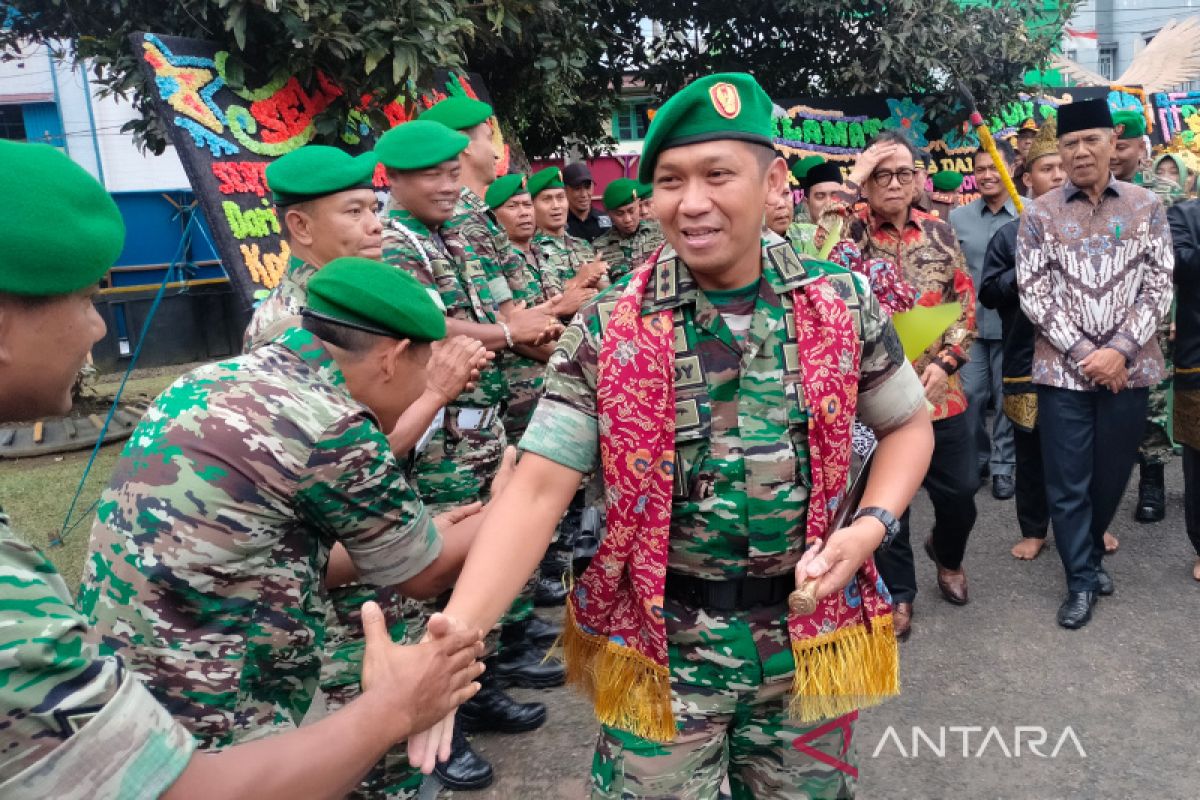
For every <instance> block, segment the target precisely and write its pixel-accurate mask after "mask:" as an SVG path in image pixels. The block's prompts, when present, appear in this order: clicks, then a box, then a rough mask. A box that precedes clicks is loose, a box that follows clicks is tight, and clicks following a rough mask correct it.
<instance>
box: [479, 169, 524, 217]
mask: <svg viewBox="0 0 1200 800" xmlns="http://www.w3.org/2000/svg"><path fill="white" fill-rule="evenodd" d="M526 183H528V179H527V178H526V177H525V176H524V175H522V174H521V173H519V172H514V173H513V174H512V175H505V176H504V177H503V178H497V179H496V180H494V181H493V182H492V185H491V186H489V187H488V190H487V194H486V195H485V196H484V198H483V200H484V202H485V203H487V204H488V208H491V209H497V208H499V207H500V206H502V205H504V204H505V203H507V202H508V201H509V200H511V199H512V198H513V197H515V196H516V195H519V194H523V193H527V192H528V191H529V190H528V189H527V188H526Z"/></svg>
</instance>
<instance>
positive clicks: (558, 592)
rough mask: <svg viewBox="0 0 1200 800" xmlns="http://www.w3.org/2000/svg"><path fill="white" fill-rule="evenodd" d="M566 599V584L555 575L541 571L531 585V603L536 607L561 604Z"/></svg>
mask: <svg viewBox="0 0 1200 800" xmlns="http://www.w3.org/2000/svg"><path fill="white" fill-rule="evenodd" d="M566 600H567V586H566V584H564V583H563V581H562V578H560V577H558V576H557V575H547V574H545V573H543V574H542V575H540V576H538V579H537V584H536V585H535V586H534V587H533V604H534V605H535V606H537V607H538V608H550V607H552V606H561V605H562V604H563V603H565V602H566Z"/></svg>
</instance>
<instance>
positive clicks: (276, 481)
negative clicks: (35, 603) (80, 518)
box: [79, 328, 441, 748]
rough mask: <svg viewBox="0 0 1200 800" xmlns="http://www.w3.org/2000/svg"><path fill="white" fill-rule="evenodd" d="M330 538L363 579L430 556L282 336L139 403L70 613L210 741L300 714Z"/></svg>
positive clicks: (380, 581)
mask: <svg viewBox="0 0 1200 800" xmlns="http://www.w3.org/2000/svg"><path fill="white" fill-rule="evenodd" d="M336 541H340V542H342V543H343V544H344V545H345V547H346V549H347V551H349V553H350V557H351V559H352V560H353V561H354V564H355V566H356V567H357V568H358V571H359V574H360V575H361V577H362V580H363V581H364V582H367V583H373V584H376V585H380V586H388V585H394V584H397V583H402V582H404V581H406V580H408V579H409V578H411V577H413V576H414V575H417V574H418V573H420V572H421V571H422V570H423V569H425V567H427V566H428V565H429V564H430V563H431V562H432V561H433V560H434V559H435V558H436V557H437V555H438V553H439V551H440V549H441V540H440V539H439V537H438V534H437V530H436V528H435V527H434V525H433V521H432V519H431V518H430V516H429V513H428V512H427V511H426V509H425V508H424V507H423V505H422V504H421V501H420V499H419V498H418V497H417V496H416V494H415V493H414V492H413V490H412V489H411V488H410V487H409V486H408V484H407V483H406V482H405V478H404V473H403V471H402V470H401V469H400V468H399V465H398V464H397V463H396V459H395V457H394V456H393V455H392V451H391V448H390V447H389V446H388V442H387V439H386V438H385V437H384V435H383V433H381V432H380V430H379V426H378V422H377V420H376V419H375V417H374V416H373V415H372V414H371V413H370V411H368V410H367V408H366V407H364V406H363V405H361V404H360V403H358V402H357V401H355V400H354V399H353V398H352V397H351V396H350V394H349V392H348V391H347V389H346V386H345V381H344V378H343V377H342V374H341V372H340V370H339V369H338V368H337V364H336V362H335V361H334V360H333V358H332V357H331V356H330V355H329V353H328V351H327V350H325V348H324V346H323V345H322V344H321V342H320V340H318V339H317V338H316V337H314V336H313V335H312V334H310V333H308V332H307V331H304V330H301V329H299V328H293V329H291V330H289V331H287V332H286V333H285V334H284V335H283V336H282V337H280V338H279V339H278V340H276V341H275V342H273V343H271V344H268V345H265V346H263V347H260V348H258V349H257V350H255V351H254V352H252V353H250V354H249V355H244V356H241V357H239V358H236V359H233V360H231V361H225V362H221V363H216V364H210V365H208V366H205V367H201V368H200V369H197V370H194V371H192V372H190V373H188V374H187V375H185V376H183V377H182V378H180V379H179V380H178V381H176V382H175V384H174V385H173V386H171V387H170V388H169V389H167V390H166V391H165V392H164V393H163V394H162V395H161V396H159V398H158V400H156V401H155V403H154V405H153V406H152V407H151V409H150V410H149V411H148V412H147V413H146V416H145V417H144V418H143V419H142V421H141V423H139V425H138V427H137V428H136V429H135V430H134V432H133V435H132V437H131V438H130V440H129V442H128V444H127V445H126V446H125V449H124V451H123V452H122V454H121V458H120V460H119V461H118V463H117V466H116V469H115V471H114V474H113V479H112V483H111V484H110V486H109V488H108V489H107V490H106V491H105V492H104V494H103V495H102V497H101V499H100V505H99V511H98V515H97V518H96V522H95V524H94V526H93V528H92V537H91V543H90V545H89V549H90V552H89V555H88V560H87V565H86V567H85V573H84V581H83V587H82V589H81V590H80V597H79V602H80V606H81V610H82V611H83V612H84V614H85V615H87V616H88V617H89V619H90V620H91V622H92V624H93V626H94V631H93V633H94V635H96V636H97V637H98V638H99V642H100V647H101V650H102V651H103V652H107V653H117V654H119V655H121V656H122V657H123V658H124V659H125V661H126V663H127V664H128V665H129V667H130V668H131V669H133V670H134V671H136V672H138V673H139V674H140V675H141V676H142V677H143V678H144V679H145V680H146V681H147V683H148V685H149V687H150V690H151V691H152V692H153V693H154V695H155V696H156V697H157V698H158V699H159V700H160V701H161V702H162V703H163V704H164V705H165V706H166V707H167V709H168V710H169V711H170V712H171V714H172V715H173V716H175V718H176V719H178V720H179V721H180V722H182V723H183V724H184V725H185V726H186V727H188V728H189V729H190V730H191V731H192V733H193V734H194V735H195V736H196V737H197V738H198V739H199V741H200V743H201V744H202V746H204V747H209V748H212V747H224V746H226V745H229V744H233V743H235V742H238V741H242V740H245V739H250V738H257V737H259V736H262V735H266V734H269V733H272V732H274V731H275V730H277V729H278V728H280V727H290V726H291V725H292V724H294V723H298V722H299V721H300V718H301V717H302V715H303V714H304V712H305V711H306V710H307V708H308V705H309V703H310V702H311V700H312V695H313V690H314V688H315V686H316V683H317V678H318V674H319V671H320V665H321V652H322V646H323V644H324V637H325V628H324V626H325V620H326V611H327V603H326V597H325V595H324V593H323V591H322V588H321V578H322V576H323V574H324V572H325V567H326V564H327V562H328V557H329V549H330V547H331V546H332V545H333V544H334V542H336Z"/></svg>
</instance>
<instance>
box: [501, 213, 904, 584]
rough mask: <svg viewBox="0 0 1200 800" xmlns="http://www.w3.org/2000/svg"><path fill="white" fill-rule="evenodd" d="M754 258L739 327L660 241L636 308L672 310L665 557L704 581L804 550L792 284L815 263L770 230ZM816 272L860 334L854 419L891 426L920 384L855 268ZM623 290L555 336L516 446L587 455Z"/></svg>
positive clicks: (775, 563) (765, 568)
mask: <svg viewBox="0 0 1200 800" xmlns="http://www.w3.org/2000/svg"><path fill="white" fill-rule="evenodd" d="M808 263H810V264H811V263H812V262H808ZM762 264H763V273H762V280H760V282H759V284H758V293H757V298H756V299H755V300H754V303H753V309H752V310H751V309H749V308H747V309H746V312H747V314H748V315H749V319H748V320H746V319H744V318H743V319H740V320H738V321H736V322H735V323H734V327H735V328H741V329H744V330H745V331H746V333H745V335H744V337H735V335H734V333H733V331H732V330H731V326H730V324H729V321H727V320H726V318H725V317H724V316H723V315H722V313H721V312H720V311H719V310H718V309H717V307H716V306H714V304H713V301H712V300H711V299H710V298H709V296H708V295H707V294H706V293H705V292H704V291H703V290H701V289H700V287H699V286H698V285H697V284H696V282H695V279H694V278H693V277H692V275H691V273H690V272H689V271H688V269H687V266H686V265H685V264H683V262H682V261H681V260H680V259H679V257H678V256H677V255H676V254H675V252H674V251H673V250H671V249H670V248H667V249H664V250H663V252H662V254H661V255H660V256H659V260H658V262H657V263H656V264H655V265H654V266H653V267H652V268H653V269H654V271H655V275H654V276H653V278H652V279H651V281H650V283H649V284H648V287H647V291H646V296H645V304H644V306H643V308H644V311H645V313H652V312H657V311H662V310H665V309H671V310H673V311H674V318H675V393H676V404H675V425H676V436H675V448H676V473H675V474H676V485H675V490H674V497H673V504H672V512H671V533H670V553H669V556H668V562H667V563H668V567H669V568H670V569H671V570H674V571H678V572H682V573H686V574H689V575H694V576H697V577H701V578H707V579H712V580H722V579H729V578H735V577H741V576H744V575H751V576H755V577H764V576H772V575H778V574H781V573H785V572H787V571H788V570H789V569H791V568H792V567H793V566H794V565H795V563H796V561H798V560H799V558H800V555H801V553H802V552H803V548H804V533H805V531H804V520H805V515H806V511H807V504H808V494H809V492H808V486H809V484H810V483H811V480H810V478H809V470H808V461H807V453H808V434H807V425H808V414H809V411H808V409H807V408H806V406H805V403H804V398H803V394H802V392H801V391H800V387H799V380H800V373H799V359H800V358H802V357H803V354H801V353H799V352H798V349H797V345H796V338H795V337H796V331H795V318H794V314H793V311H792V290H794V289H796V288H798V287H800V286H802V285H803V284H804V283H805V282H806V281H808V280H812V279H813V278H814V277H816V274H817V273H816V272H815V271H814V272H813V273H811V274H810V272H809V269H810V268H811V269H814V270H815V269H816V268H815V267H806V266H805V264H806V262H802V261H801V260H800V258H799V257H798V256H797V255H796V252H795V250H794V249H793V248H792V246H791V244H789V243H788V242H786V241H783V240H781V239H780V238H779V237H777V236H775V235H774V234H770V235H769V237H768V238H767V239H766V240H765V241H764V249H763V260H762ZM825 277H826V278H827V279H828V280H829V281H830V283H831V284H832V285H833V287H834V288H835V289H836V290H837V291H838V294H839V296H840V297H841V298H842V300H843V301H844V302H845V303H846V305H847V306H848V307H849V308H850V310H851V315H852V317H853V318H854V320H855V322H856V325H857V326H858V329H859V331H860V333H861V339H862V358H861V376H860V380H859V399H858V415H859V419H860V420H862V421H863V422H864V423H865V424H867V425H869V426H871V427H873V428H875V429H876V430H879V431H887V430H890V429H892V428H894V427H896V426H898V425H900V424H901V423H903V422H904V421H905V420H907V419H908V418H909V417H910V416H912V414H913V413H914V412H915V411H917V410H918V409H919V408H920V407H921V404H922V403H924V402H925V399H924V393H923V392H922V389H921V384H920V381H919V380H918V379H917V376H916V373H914V372H913V369H912V367H911V366H910V365H909V364H908V363H907V362H906V361H905V359H904V351H903V348H902V347H901V345H900V341H899V339H898V337H897V336H896V332H895V329H894V328H893V327H892V324H891V321H890V320H889V319H888V318H887V316H886V315H885V314H884V313H883V312H882V311H881V310H880V308H879V305H878V302H877V301H876V300H875V297H874V296H873V295H872V294H871V292H870V289H869V288H868V287H866V286H865V283H864V282H863V281H862V279H861V278H858V277H857V276H854V275H853V274H851V273H849V272H847V271H839V272H826V273H825ZM620 290H621V287H619V286H618V287H615V288H614V289H613V290H612V291H609V292H605V293H603V294H601V295H599V296H598V297H597V298H596V299H595V300H593V301H592V302H590V303H589V304H588V305H586V306H584V308H583V309H582V310H581V311H580V314H579V316H577V317H576V319H575V321H574V322H573V323H572V324H571V326H570V327H569V328H568V329H567V331H566V332H565V333H564V334H563V336H562V338H561V339H560V340H559V345H558V349H557V350H556V351H555V353H554V355H553V356H552V357H551V359H550V364H549V369H548V371H547V373H546V383H545V387H544V396H543V398H542V400H541V401H540V403H539V404H538V407H537V410H536V411H535V412H534V416H533V421H532V422H530V424H529V429H528V432H527V433H526V434H525V437H524V438H523V439H522V440H521V444H520V446H521V448H522V449H523V450H526V451H528V452H532V453H537V454H539V455H542V456H544V457H546V458H548V459H550V460H552V461H555V462H557V463H559V464H563V465H565V466H567V467H570V468H571V469H574V470H577V471H579V472H582V473H588V472H590V471H592V470H593V469H594V468H595V467H596V466H597V464H598V456H599V430H600V427H601V426H602V425H603V424H604V422H603V420H598V419H597V411H596V376H597V360H598V354H599V352H600V344H601V340H602V339H603V336H604V329H605V324H606V322H607V319H608V315H609V313H611V311H612V308H613V306H614V305H615V304H616V300H617V296H616V292H618V291H620ZM739 338H744V344H743V343H742V342H740V341H739ZM846 446H847V447H849V446H850V442H848V441H847V442H846Z"/></svg>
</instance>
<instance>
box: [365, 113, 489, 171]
mask: <svg viewBox="0 0 1200 800" xmlns="http://www.w3.org/2000/svg"><path fill="white" fill-rule="evenodd" d="M470 143H471V140H470V139H469V138H467V135H466V134H463V133H459V132H458V131H452V130H450V129H449V128H447V127H446V126H445V125H443V124H442V123H440V122H434V121H433V120H430V119H414V120H412V121H411V122H402V123H400V124H399V125H397V126H396V127H394V128H392V129H391V130H390V131H388V132H387V133H385V134H384V135H383V136H380V137H379V141H378V142H376V143H375V155H377V156H378V157H379V161H380V163H382V164H383V165H384V166H385V167H387V168H389V169H398V170H401V171H405V170H416V169H428V168H429V167H436V166H437V165H438V164H441V163H443V162H446V161H450V160H452V159H455V158H457V157H458V154H459V153H461V152H462V151H463V150H466V149H467V145H468V144H470Z"/></svg>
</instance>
